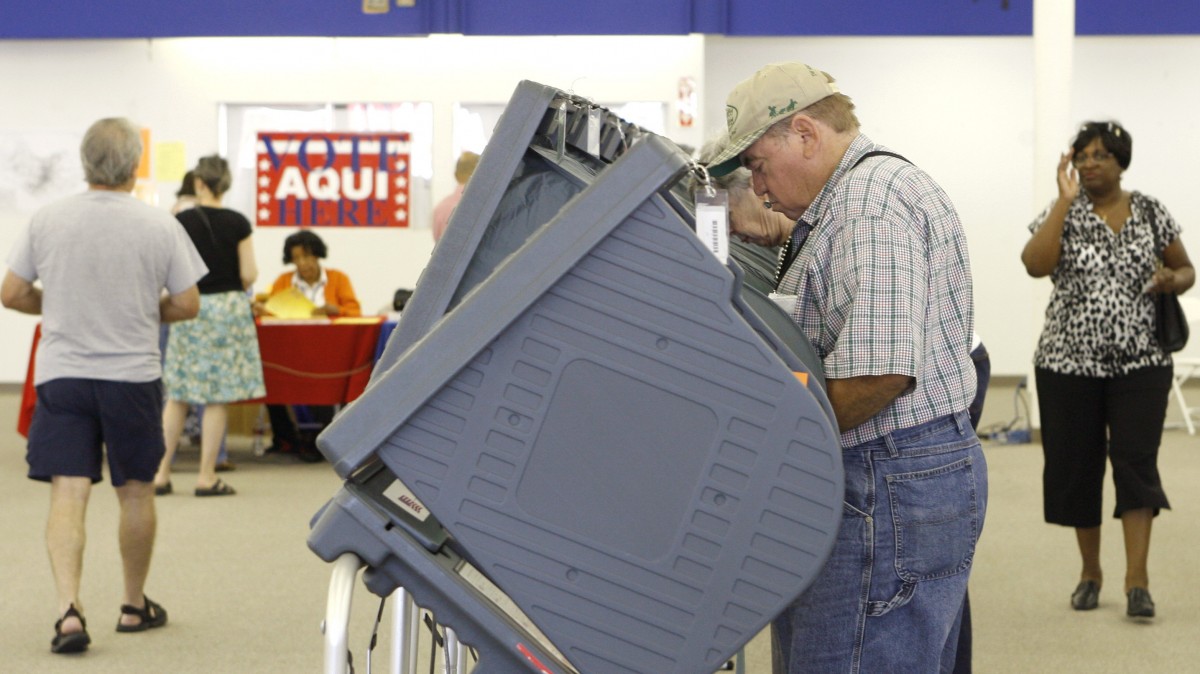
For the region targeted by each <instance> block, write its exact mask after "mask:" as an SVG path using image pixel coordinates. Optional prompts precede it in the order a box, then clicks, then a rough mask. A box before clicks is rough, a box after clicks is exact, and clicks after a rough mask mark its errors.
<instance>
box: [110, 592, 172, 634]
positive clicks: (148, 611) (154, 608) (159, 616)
mask: <svg viewBox="0 0 1200 674" xmlns="http://www.w3.org/2000/svg"><path fill="white" fill-rule="evenodd" d="M143 599H145V600H146V605H145V606H144V607H142V608H138V607H136V606H130V605H129V604H122V605H121V615H135V616H137V617H139V618H141V619H142V621H141V622H140V623H138V624H136V625H122V624H121V621H120V620H118V621H117V631H118V632H145V631H146V630H148V629H150V628H152V627H162V626H163V625H166V624H167V611H166V609H164V608H163V607H162V606H160V605H158V604H156V603H154V602H152V601H150V597H146V596H144V595H143Z"/></svg>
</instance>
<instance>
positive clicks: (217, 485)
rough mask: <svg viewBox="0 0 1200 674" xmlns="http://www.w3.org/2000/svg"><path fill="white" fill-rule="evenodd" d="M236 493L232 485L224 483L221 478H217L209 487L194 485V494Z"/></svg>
mask: <svg viewBox="0 0 1200 674" xmlns="http://www.w3.org/2000/svg"><path fill="white" fill-rule="evenodd" d="M236 493H237V492H236V491H234V490H233V487H230V486H229V485H227V484H225V481H224V480H222V479H221V478H217V481H216V482H214V483H213V486H211V487H208V488H204V487H196V496H233V495H234V494H236Z"/></svg>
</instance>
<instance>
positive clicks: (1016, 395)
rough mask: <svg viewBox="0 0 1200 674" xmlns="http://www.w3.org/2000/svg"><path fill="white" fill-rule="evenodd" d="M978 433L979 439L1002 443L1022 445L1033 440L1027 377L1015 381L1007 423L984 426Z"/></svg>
mask: <svg viewBox="0 0 1200 674" xmlns="http://www.w3.org/2000/svg"><path fill="white" fill-rule="evenodd" d="M1022 411H1023V412H1024V413H1023V414H1022ZM978 435H979V439H980V440H993V441H996V442H998V443H1000V444H1002V445H1022V444H1026V443H1029V442H1032V441H1033V424H1032V422H1031V417H1030V415H1029V385H1028V378H1027V377H1021V381H1019V382H1017V388H1016V390H1015V391H1014V392H1013V418H1012V420H1011V421H1009V422H1008V423H996V424H991V425H990V426H985V427H984V428H981V429H979V433H978Z"/></svg>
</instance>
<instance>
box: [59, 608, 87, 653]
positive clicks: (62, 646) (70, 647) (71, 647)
mask: <svg viewBox="0 0 1200 674" xmlns="http://www.w3.org/2000/svg"><path fill="white" fill-rule="evenodd" d="M71 617H75V618H79V624H80V625H82V626H83V629H82V630H81V631H79V632H71V633H70V634H63V631H62V624H63V621H65V620H66V619H67V618H71ZM90 643H92V638H91V637H89V636H88V633H87V621H86V620H84V619H83V616H82V615H80V614H79V611H77V610H75V605H74V604H71V606H70V607H69V608H67V612H66V613H64V614H63V617H61V618H59V619H58V622H56V623H54V639H52V640H51V641H50V652H51V653H82V652H84V651H86V650H87V647H88V644H90Z"/></svg>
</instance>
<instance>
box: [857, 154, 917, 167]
mask: <svg viewBox="0 0 1200 674" xmlns="http://www.w3.org/2000/svg"><path fill="white" fill-rule="evenodd" d="M868 157H895V158H896V159H899V160H901V161H905V162H908V163H909V164H911V163H912V162H910V161H908V159H905V158H904V157H902V156H901V155H898V154H896V153H895V152H888V151H887V150H871V151H870V152H868V153H866V154H864V155H863V156H861V157H859V158H858V161H856V162H854V166H851V167H850V170H851V171H853V170H854V169H856V168H858V165H859V164H861V163H863V161H865V160H866V159H867V158H868Z"/></svg>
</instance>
